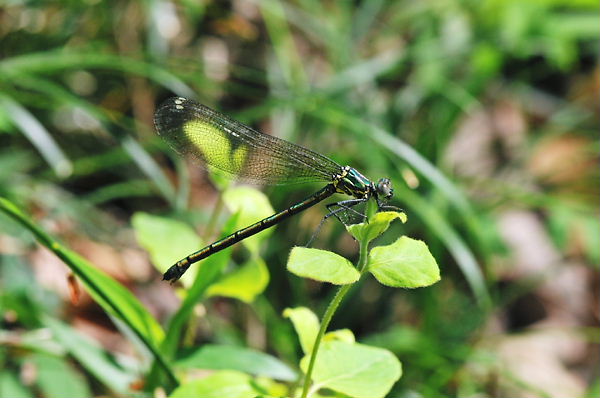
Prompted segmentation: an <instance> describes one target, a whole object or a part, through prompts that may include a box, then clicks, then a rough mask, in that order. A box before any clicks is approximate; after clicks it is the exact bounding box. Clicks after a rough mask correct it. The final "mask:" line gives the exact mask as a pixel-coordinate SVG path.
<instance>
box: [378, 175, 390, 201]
mask: <svg viewBox="0 0 600 398" xmlns="http://www.w3.org/2000/svg"><path fill="white" fill-rule="evenodd" d="M377 193H378V194H379V195H381V196H382V197H384V198H391V197H392V195H393V194H394V190H393V189H392V182H391V181H390V179H389V178H382V179H380V180H379V181H378V182H377Z"/></svg>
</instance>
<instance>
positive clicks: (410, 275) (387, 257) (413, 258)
mask: <svg viewBox="0 0 600 398" xmlns="http://www.w3.org/2000/svg"><path fill="white" fill-rule="evenodd" d="M368 261H369V262H368V267H369V268H368V269H369V272H371V273H372V274H373V275H374V276H375V278H377V280H378V281H379V282H381V283H382V284H384V285H387V286H392V287H405V288H415V287H423V286H429V285H432V284H434V283H435V282H437V281H439V280H440V269H439V268H438V265H437V263H436V261H435V258H433V256H432V255H431V253H430V252H429V248H428V247H427V245H426V244H425V242H423V241H420V240H416V239H411V238H409V237H407V236H402V237H401V238H400V239H398V240H397V241H396V242H394V243H392V244H391V245H388V246H379V247H375V248H373V250H371V252H370V253H369V260H368Z"/></svg>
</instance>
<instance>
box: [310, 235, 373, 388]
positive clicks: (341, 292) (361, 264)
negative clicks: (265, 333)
mask: <svg viewBox="0 0 600 398" xmlns="http://www.w3.org/2000/svg"><path fill="white" fill-rule="evenodd" d="M368 245H369V242H368V241H364V242H362V241H361V242H360V249H359V250H360V252H359V253H360V254H359V259H358V266H357V268H358V270H359V272H360V275H361V276H362V275H363V274H364V272H365V271H366V268H367V267H366V266H367V247H368ZM352 286H353V284H349V285H344V286H342V287H340V288H339V289H338V291H337V293H336V294H335V296H334V297H333V300H331V303H329V306H328V307H327V310H326V311H325V314H323V319H322V320H321V326H320V328H319V333H317V338H316V339H315V343H314V344H313V347H312V351H311V353H310V362H309V363H308V369H307V370H306V376H305V377H304V385H303V386H302V395H301V398H306V397H307V396H308V389H309V387H310V379H311V375H312V372H313V368H314V366H315V360H316V358H317V352H318V351H319V345H321V340H322V339H323V336H324V335H325V331H326V330H327V327H328V326H329V322H330V321H331V318H333V314H334V313H335V311H336V310H337V308H338V306H339V305H340V303H341V302H342V299H343V298H344V296H345V295H346V293H348V290H350V288H351V287H352Z"/></svg>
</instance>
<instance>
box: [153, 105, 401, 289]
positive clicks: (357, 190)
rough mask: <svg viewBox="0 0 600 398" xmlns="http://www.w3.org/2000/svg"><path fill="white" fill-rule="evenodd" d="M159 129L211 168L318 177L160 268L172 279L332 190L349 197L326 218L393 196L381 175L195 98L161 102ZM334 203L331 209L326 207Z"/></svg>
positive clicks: (284, 179) (263, 177) (290, 178)
mask: <svg viewBox="0 0 600 398" xmlns="http://www.w3.org/2000/svg"><path fill="white" fill-rule="evenodd" d="M154 124H155V126H156V129H157V131H158V134H159V135H160V136H161V137H163V138H164V139H165V140H166V141H167V142H168V143H169V144H170V146H171V147H172V148H173V149H174V150H175V151H176V152H178V153H179V154H181V155H190V156H192V157H193V158H195V159H198V160H200V161H202V162H203V163H204V164H205V165H206V166H208V167H210V168H215V169H218V170H220V171H222V172H225V173H226V174H229V175H230V176H231V177H232V178H236V179H240V180H243V181H248V182H254V183H264V184H277V185H278V184H292V183H299V182H309V181H323V182H328V184H327V185H326V186H325V187H323V188H322V189H321V190H319V191H318V192H316V193H315V194H313V195H311V196H310V197H308V198H306V199H305V200H303V201H301V202H299V203H296V204H294V205H292V206H290V207H289V208H287V209H285V210H283V211H281V212H279V213H276V214H273V215H272V216H269V217H267V218H265V219H263V220H260V221H258V222H256V223H254V224H252V225H250V226H248V227H246V228H243V229H240V230H239V231H236V232H234V233H232V234H231V235H229V236H226V237H224V238H222V239H220V240H218V241H216V242H214V243H211V244H210V245H208V246H206V247H205V248H203V249H200V250H199V251H197V252H195V253H192V254H190V255H189V256H187V257H185V258H183V259H181V260H179V261H178V262H177V263H175V264H174V265H173V266H171V267H170V268H169V269H168V270H167V272H165V274H164V276H163V279H164V280H168V281H171V282H175V281H176V280H177V279H179V278H180V277H181V276H182V275H183V274H184V273H185V271H187V269H188V268H189V267H190V265H192V264H193V263H195V262H198V261H200V260H202V259H204V258H206V257H208V256H210V255H211V254H214V253H216V252H218V251H220V250H223V249H225V248H227V247H229V246H231V245H233V244H235V243H237V242H239V241H241V240H243V239H246V238H248V237H250V236H252V235H254V234H256V233H258V232H260V231H262V230H264V229H267V228H269V227H272V226H273V225H275V224H277V223H279V222H281V221H283V220H285V219H287V218H288V217H291V216H292V215H294V214H297V213H299V212H301V211H303V210H306V209H308V208H309V207H311V206H314V205H315V204H317V203H319V202H321V201H322V200H324V199H326V198H328V197H329V196H331V195H333V194H334V193H342V194H346V195H349V196H352V197H353V198H352V199H349V200H344V201H340V202H336V203H330V204H328V205H327V209H328V210H329V211H330V212H329V213H328V214H327V216H326V218H327V217H329V216H331V215H337V213H339V212H341V211H348V210H351V208H352V207H354V206H356V205H358V204H360V203H364V202H367V201H368V200H369V199H371V198H374V199H375V200H376V202H377V207H378V208H379V209H381V208H382V207H385V206H384V205H383V203H382V200H384V199H389V198H391V197H392V194H393V189H392V184H391V182H390V180H389V179H388V178H381V179H380V180H379V181H378V182H377V183H376V184H375V183H373V182H372V181H371V180H369V179H368V178H367V177H365V176H364V175H362V174H361V173H359V172H358V171H357V170H356V169H354V168H352V167H350V166H340V165H339V164H337V163H336V162H334V161H333V160H331V159H329V158H327V157H325V156H323V155H320V154H318V153H316V152H313V151H311V150H309V149H306V148H304V147H301V146H299V145H296V144H292V143H290V142H287V141H284V140H282V139H279V138H276V137H272V136H270V135H267V134H263V133H260V132H258V131H256V130H253V129H252V128H250V127H248V126H246V125H244V124H242V123H240V122H238V121H235V120H233V119H231V118H230V117H228V116H226V115H224V114H222V113H220V112H217V111H215V110H213V109H210V108H208V107H206V106H204V105H202V104H199V103H197V102H195V101H192V100H189V99H186V98H182V97H174V98H171V99H169V100H167V101H166V102H165V103H164V104H162V105H161V106H160V107H159V108H158V110H157V111H156V114H155V115H154ZM333 206H337V208H336V209H335V210H331V209H332V208H333Z"/></svg>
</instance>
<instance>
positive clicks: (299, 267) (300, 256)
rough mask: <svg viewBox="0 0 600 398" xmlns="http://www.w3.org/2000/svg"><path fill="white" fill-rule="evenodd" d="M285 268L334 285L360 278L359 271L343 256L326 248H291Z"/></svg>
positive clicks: (304, 276) (296, 273) (301, 275)
mask: <svg viewBox="0 0 600 398" xmlns="http://www.w3.org/2000/svg"><path fill="white" fill-rule="evenodd" d="M287 269H288V270H289V271H290V272H291V273H293V274H295V275H298V276H300V277H303V278H311V279H315V280H318V281H321V282H329V283H333V284H334V285H347V284H349V283H353V282H356V281H357V280H358V279H359V278H360V273H359V272H358V271H357V270H356V268H354V266H353V265H352V263H351V262H350V261H348V260H346V259H345V258H344V257H342V256H340V255H338V254H335V253H332V252H329V251H326V250H320V249H312V248H308V247H294V248H293V249H292V251H291V253H290V258H289V259H288V262H287Z"/></svg>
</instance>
